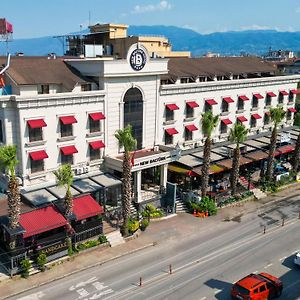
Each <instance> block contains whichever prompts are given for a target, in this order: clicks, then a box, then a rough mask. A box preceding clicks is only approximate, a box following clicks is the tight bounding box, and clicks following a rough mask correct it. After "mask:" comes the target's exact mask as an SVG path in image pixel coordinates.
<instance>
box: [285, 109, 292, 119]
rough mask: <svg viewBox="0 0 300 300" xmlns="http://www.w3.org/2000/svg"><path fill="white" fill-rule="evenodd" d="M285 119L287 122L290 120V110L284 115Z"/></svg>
mask: <svg viewBox="0 0 300 300" xmlns="http://www.w3.org/2000/svg"><path fill="white" fill-rule="evenodd" d="M286 119H287V121H290V120H292V112H291V111H290V110H288V111H287V113H286Z"/></svg>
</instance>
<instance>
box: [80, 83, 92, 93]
mask: <svg viewBox="0 0 300 300" xmlns="http://www.w3.org/2000/svg"><path fill="white" fill-rule="evenodd" d="M91 90H92V85H91V84H90V83H86V84H82V85H81V91H82V92H87V91H91Z"/></svg>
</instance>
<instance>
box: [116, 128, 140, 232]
mask: <svg viewBox="0 0 300 300" xmlns="http://www.w3.org/2000/svg"><path fill="white" fill-rule="evenodd" d="M115 138H116V139H117V140H118V142H119V147H120V148H122V147H124V154H123V172H122V213H123V228H122V231H123V234H124V235H125V236H127V235H128V226H127V224H128V220H129V216H130V204H131V154H130V152H131V151H133V150H134V149H135V148H136V144H137V142H136V139H135V138H134V137H133V136H132V127H131V125H128V126H127V127H125V128H124V129H119V130H117V131H116V133H115Z"/></svg>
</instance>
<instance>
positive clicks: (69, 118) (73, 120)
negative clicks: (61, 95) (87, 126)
mask: <svg viewBox="0 0 300 300" xmlns="http://www.w3.org/2000/svg"><path fill="white" fill-rule="evenodd" d="M59 119H60V121H61V122H62V123H63V124H64V125H69V124H74V123H77V120H76V118H75V117H74V116H64V117H59Z"/></svg>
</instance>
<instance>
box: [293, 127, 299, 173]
mask: <svg viewBox="0 0 300 300" xmlns="http://www.w3.org/2000/svg"><path fill="white" fill-rule="evenodd" d="M299 162H300V133H299V134H298V138H297V142H296V147H295V151H294V154H293V158H292V172H293V174H294V175H296V174H297V172H298V167H299Z"/></svg>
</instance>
